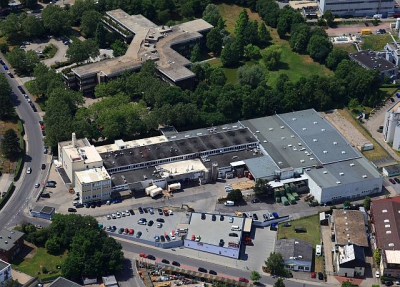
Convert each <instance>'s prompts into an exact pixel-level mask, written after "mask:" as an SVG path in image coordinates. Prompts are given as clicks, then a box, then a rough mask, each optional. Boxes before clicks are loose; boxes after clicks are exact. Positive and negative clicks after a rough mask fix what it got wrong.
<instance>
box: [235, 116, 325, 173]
mask: <svg viewBox="0 0 400 287" xmlns="http://www.w3.org/2000/svg"><path fill="white" fill-rule="evenodd" d="M241 124H242V125H243V126H246V127H248V128H249V129H250V130H251V131H252V132H253V133H254V135H255V136H256V137H257V138H258V140H259V141H260V145H261V146H262V147H263V149H264V150H265V151H266V152H267V153H268V154H269V155H270V156H271V158H272V159H273V160H274V161H275V162H276V164H277V165H278V166H279V168H281V169H284V168H289V167H310V166H314V165H318V164H319V163H318V162H317V160H316V159H315V158H314V157H313V156H308V155H307V153H308V152H310V150H309V149H308V148H307V146H306V145H305V143H304V141H303V140H302V139H301V138H300V137H299V136H297V135H296V134H295V133H294V132H293V131H292V130H291V129H290V128H289V127H288V125H286V124H285V123H284V122H283V121H282V120H281V119H280V118H279V117H278V116H277V115H274V116H271V117H264V118H257V119H251V120H246V121H242V122H241Z"/></svg>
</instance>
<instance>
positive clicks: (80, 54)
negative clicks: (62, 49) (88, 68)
mask: <svg viewBox="0 0 400 287" xmlns="http://www.w3.org/2000/svg"><path fill="white" fill-rule="evenodd" d="M99 54H100V51H99V47H98V46H97V43H96V41H95V40H93V39H88V40H86V41H83V42H81V41H79V40H76V41H74V42H72V44H71V45H70V46H69V48H68V50H67V57H68V58H69V60H70V61H71V62H73V63H81V62H84V61H86V60H88V59H89V58H90V57H92V58H95V57H97V56H98V55H99Z"/></svg>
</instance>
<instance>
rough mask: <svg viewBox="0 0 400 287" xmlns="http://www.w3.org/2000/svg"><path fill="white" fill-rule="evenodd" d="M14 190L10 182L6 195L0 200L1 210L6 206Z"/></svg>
mask: <svg viewBox="0 0 400 287" xmlns="http://www.w3.org/2000/svg"><path fill="white" fill-rule="evenodd" d="M14 190H15V185H14V183H13V182H12V183H11V184H10V186H9V187H8V189H7V192H6V195H5V196H4V197H3V198H2V199H0V209H2V208H3V207H4V205H6V203H7V201H8V200H9V199H10V197H11V195H12V194H13V192H14Z"/></svg>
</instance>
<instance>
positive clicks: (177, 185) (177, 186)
mask: <svg viewBox="0 0 400 287" xmlns="http://www.w3.org/2000/svg"><path fill="white" fill-rule="evenodd" d="M181 188H182V186H181V183H180V182H177V183H172V184H170V185H168V190H169V191H170V192H171V191H175V190H180V189H181Z"/></svg>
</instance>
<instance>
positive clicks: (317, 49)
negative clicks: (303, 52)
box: [307, 35, 333, 63]
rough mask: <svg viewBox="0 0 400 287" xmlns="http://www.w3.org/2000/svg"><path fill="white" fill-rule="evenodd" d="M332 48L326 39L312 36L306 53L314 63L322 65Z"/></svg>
mask: <svg viewBox="0 0 400 287" xmlns="http://www.w3.org/2000/svg"><path fill="white" fill-rule="evenodd" d="M332 47H333V46H332V43H331V41H329V39H328V38H327V37H323V36H320V35H313V36H312V37H311V38H310V42H309V43H308V45H307V52H308V53H309V54H310V57H311V58H313V59H314V60H315V61H317V62H319V63H324V62H325V59H326V58H327V57H328V55H329V53H330V52H331V51H332Z"/></svg>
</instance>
